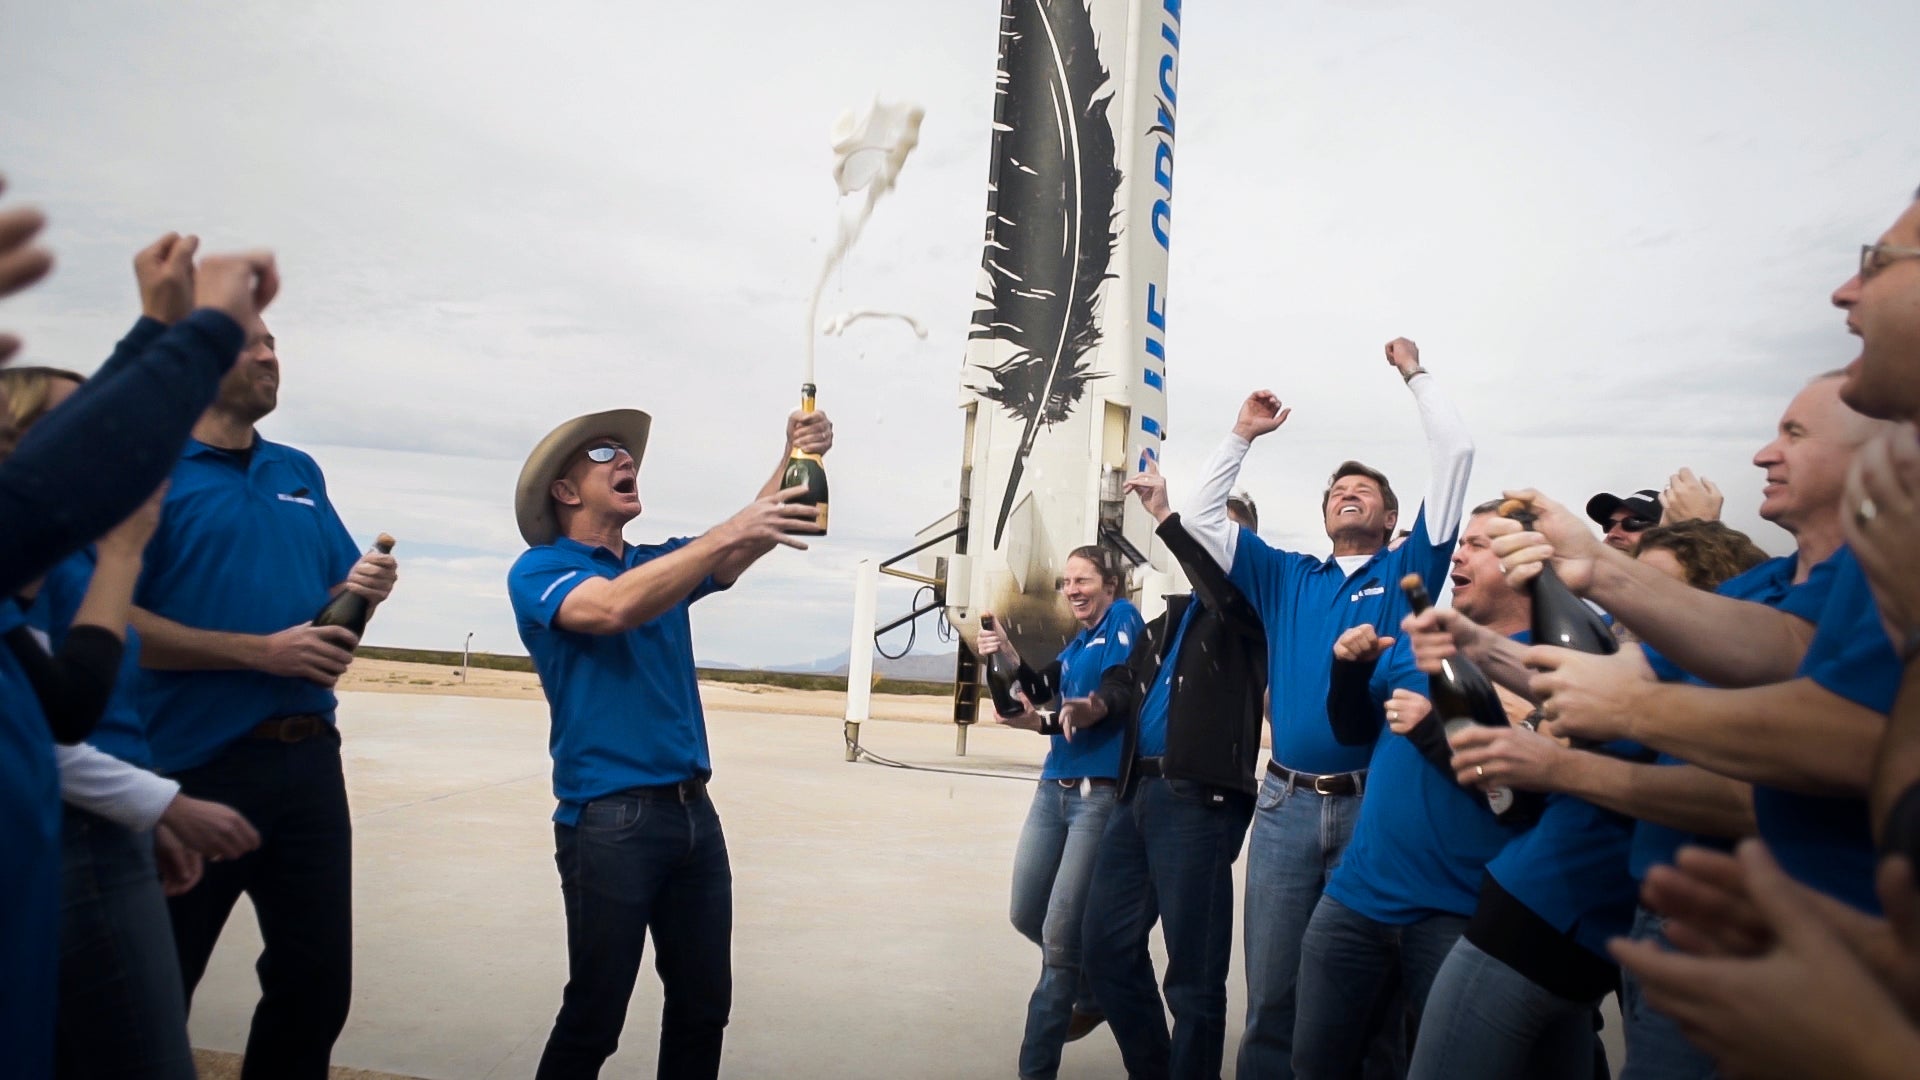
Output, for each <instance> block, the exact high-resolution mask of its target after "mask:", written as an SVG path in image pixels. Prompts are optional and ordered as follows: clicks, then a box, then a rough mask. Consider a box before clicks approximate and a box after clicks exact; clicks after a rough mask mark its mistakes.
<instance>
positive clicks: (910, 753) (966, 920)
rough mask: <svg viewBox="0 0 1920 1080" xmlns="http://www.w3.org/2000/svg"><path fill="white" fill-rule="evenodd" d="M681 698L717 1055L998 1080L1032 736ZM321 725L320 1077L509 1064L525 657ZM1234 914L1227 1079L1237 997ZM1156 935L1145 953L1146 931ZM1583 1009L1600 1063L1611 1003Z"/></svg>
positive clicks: (539, 914)
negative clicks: (332, 873)
mask: <svg viewBox="0 0 1920 1080" xmlns="http://www.w3.org/2000/svg"><path fill="white" fill-rule="evenodd" d="M702 695H703V698H704V700H705V702H706V707H707V712H708V726H709V731H710V738H711V742H712V745H713V756H714V766H715V774H714V778H713V781H712V785H711V790H712V793H713V798H714V801H715V803H716V805H717V807H718V808H719V812H720V814H721V817H722V819H723V821H724V822H725V825H726V830H727V839H728V846H729V850H730V854H731V857H732V862H733V871H734V940H733V961H734V1007H733V1017H732V1022H731V1024H730V1026H729V1027H728V1029H727V1046H726V1058H725V1062H724V1067H723V1073H724V1075H726V1076H730V1077H744V1078H758V1077H775V1078H792V1080H808V1078H814V1077H820V1078H861V1077H874V1078H880V1077H888V1078H899V1077H912V1078H921V1077H926V1078H953V1080H963V1078H969V1080H970V1078H974V1077H1011V1076H1013V1075H1014V1074H1015V1072H1016V1070H1015V1067H1014V1065H1015V1056H1016V1054H1017V1052H1018V1048H1019V1043H1020V1034H1021V1029H1022V1026H1023V1022H1024V1016H1025V1009H1026V1001H1027V996H1028V994H1029V993H1030V992H1031V991H1032V988H1033V983H1034V980H1035V979H1036V978H1037V977H1038V974H1039V967H1040V957H1039V950H1038V949H1037V948H1035V947H1034V946H1033V945H1031V944H1029V943H1028V942H1027V941H1026V940H1025V939H1023V938H1022V937H1020V935H1019V934H1018V933H1016V932H1015V931H1014V929H1013V928H1012V926H1011V925H1010V924H1009V923H1008V921H1007V890H1008V883H1009V874H1010V869H1011V866H1012V861H1013V850H1014V843H1015V840H1016V839H1017V837H1018V835H1019V832H1020V826H1021V823H1022V821H1023V820H1024V818H1025V815H1026V808H1027V804H1028V802H1029V801H1030V799H1031V797H1032V790H1033V783H1034V778H1035V777H1036V776H1037V775H1038V769H1039V764H1040V761H1041V758H1042V757H1043V756H1044V753H1045V749H1046V744H1045V742H1044V740H1041V739H1039V738H1036V737H1034V736H1033V735H1031V734H1029V733H1026V732H1021V731H1014V730H1010V729H1007V728H1003V727H999V726H997V725H993V724H979V725H975V726H974V727H973V728H972V729H971V730H970V734H969V739H968V753H967V755H966V756H965V757H958V756H956V755H955V753H954V749H955V746H954V743H955V740H954V727H953V725H952V724H951V723H950V722H948V715H949V714H948V711H947V710H948V709H949V705H948V702H947V701H946V699H944V698H939V697H895V696H891V695H889V696H877V697H875V699H874V701H873V706H872V713H873V716H874V718H875V719H872V720H870V721H868V722H867V723H866V724H865V725H864V726H863V728H862V731H861V742H862V744H863V745H864V746H865V747H866V748H868V749H870V750H872V751H873V752H875V753H877V754H880V755H882V756H884V757H886V758H888V759H891V760H893V761H896V762H899V763H901V764H904V765H910V766H914V767H913V768H893V767H887V766H883V765H879V764H875V763H873V762H870V761H862V762H860V763H848V762H846V761H845V760H844V758H845V741H844V739H843V736H842V723H841V721H842V717H843V715H844V708H845V701H844V696H843V695H842V694H839V693H833V692H825V691H820V692H801V691H792V690H782V689H775V688H770V687H750V686H738V685H732V684H725V685H723V684H715V683H706V684H703V685H702ZM339 719H340V728H341V731H342V734H343V737H344V747H345V759H346V771H347V783H348V793H349V797H350V799H351V802H352V807H353V817H354V829H355V836H354V921H355V942H354V953H355V955H354V966H355V967H354V1004H353V1012H352V1015H351V1016H350V1018H349V1019H348V1022H347V1027H346V1031H345V1032H344V1033H343V1034H342V1036H341V1038H340V1041H339V1043H338V1044H337V1045H336V1047H335V1051H334V1059H333V1060H334V1063H335V1064H336V1066H337V1068H336V1070H335V1080H382V1078H384V1077H387V1076H399V1077H418V1078H431V1080H493V1078H515V1080H518V1078H525V1077H530V1076H532V1075H533V1071H534V1066H535V1064H536V1063H537V1062H538V1060H539V1055H540V1050H541V1047H542V1045H543V1043H544V1040H545V1038H546V1035H547V1032H548V1029H549V1027H550V1025H551V1023H552V1019H553V1014H554V1011H555V1009H556V1008H557V1007H558V1005H559V1001H560V991H561V988H562V986H563V985H564V984H565V982H566V953H565V947H564V942H565V925H564V920H563V915H562V910H561V904H560V889H559V879H558V875H557V874H556V872H555V870H554V865H553V832H552V826H551V823H550V815H551V814H552V811H553V799H552V796H551V794H550V791H549V765H550V762H549V760H548V757H547V726H548V725H547V713H546V707H545V703H544V701H542V700H541V699H540V693H539V687H538V684H537V682H536V681H535V678H534V676H532V675H531V674H519V673H512V672H498V671H485V670H480V669H475V670H474V671H472V672H471V673H470V675H469V677H468V680H467V681H466V682H465V683H462V682H461V681H460V680H459V678H458V676H457V675H455V674H454V672H453V670H452V669H443V668H438V667H433V666H426V665H411V664H399V663H383V662H376V661H367V660H363V661H361V662H359V663H356V664H355V666H354V669H353V671H352V673H351V674H350V675H349V676H348V678H347V679H346V680H344V681H343V683H342V693H341V695H340V712H339ZM1242 862H1243V864H1244V858H1243V860H1242ZM1236 869H1237V870H1238V869H1243V867H1242V868H1236ZM1237 917H1238V912H1237V910H1236V918H1237ZM1235 936H1236V949H1235V953H1236V955H1235V963H1234V969H1233V972H1232V974H1231V976H1230V977H1229V980H1228V1008H1229V1021H1228V1029H1229V1030H1228V1034H1227V1044H1226V1060H1227V1063H1228V1069H1227V1074H1226V1075H1228V1076H1231V1075H1232V1068H1231V1066H1232V1061H1233V1055H1234V1050H1235V1047H1236V1045H1237V1042H1238V1028H1239V1026H1240V1024H1241V1022H1242V1020H1243V1018H1244V1009H1245V991H1244V975H1243V973H1242V971H1241V969H1240V966H1239V956H1238V952H1239V950H1238V947H1237V938H1238V934H1236V935H1235ZM1154 950H1155V958H1156V959H1155V963H1156V966H1157V967H1158V966H1163V965H1164V953H1162V952H1161V951H1160V948H1159V943H1158V939H1157V937H1156V939H1155V944H1154ZM258 951H259V935H258V930H257V927H256V924H255V922H254V918H253V913H252V910H251V908H250V907H249V906H248V905H247V904H245V903H242V904H240V905H239V906H238V907H237V908H236V909H235V912H234V915H233V919H232V921H231V922H230V923H229V924H228V928H227V932H226V935H225V937H224V938H223V939H222V941H221V943H220V946H219V948H218V949H217V950H216V951H215V954H214V957H213V962H212V964H211V965H210V967H209V968H208V971H207V975H206V979H205V981H203V982H202V984H201V986H200V988H199V992H198V994H197V995H196V997H195V1000H194V1002H193V1016H192V1021H191V1027H192V1035H193V1041H194V1045H195V1046H196V1047H200V1048H202V1049H201V1053H202V1058H201V1064H202V1075H203V1077H206V1078H209V1080H225V1078H228V1077H234V1076H237V1075H238V1072H237V1069H236V1057H235V1054H236V1052H237V1051H239V1050H240V1049H241V1048H242V1047H244V1046H245V1044H246V1035H247V1025H248V1020H249V1017H250V1016H251V1013H252V1009H253V1005H254V1002H255V1000H256V999H257V997H258V986H257V983H256V982H255V978H254V972H253V964H254V961H255V959H256V957H257V955H258ZM660 1004H661V1001H660V986H659V982H658V980H657V979H656V978H655V976H654V974H653V971H652V968H651V966H650V965H646V966H643V967H642V969H641V972H640V977H639V981H638V984H637V985H636V987H635V990H634V995H633V1000H632V1002H631V1005H630V1007H629V1009H628V1014H627V1026H626V1032H625V1037H624V1038H623V1040H622V1044H621V1049H620V1051H619V1053H618V1054H616V1055H615V1056H614V1057H613V1058H612V1059H611V1060H610V1061H609V1062H608V1064H607V1068H606V1069H605V1071H604V1072H603V1073H602V1075H603V1076H605V1077H608V1078H610V1080H615V1078H639V1077H650V1076H652V1075H653V1072H654V1058H655V1039H656V1037H657V1033H658V1024H659V1015H660ZM1608 1025H1609V1030H1608V1032H1607V1034H1608V1036H1609V1046H1608V1050H1609V1054H1610V1056H1611V1058H1612V1061H1613V1062H1614V1063H1615V1065H1616V1066H1617V1065H1618V1063H1619V1062H1620V1060H1621V1057H1620V1046H1619V1043H1618V1041H1617V1031H1618V1017H1617V1014H1614V1013H1613V1012H1612V1011H1611V1010H1609V1015H1608ZM1124 1072H1125V1070H1124V1069H1123V1068H1122V1066H1121V1062H1120V1055H1119V1051H1118V1050H1117V1048H1116V1047H1115V1046H1114V1042H1113V1037H1112V1036H1111V1034H1109V1033H1108V1031H1107V1030H1106V1029H1105V1028H1104V1027H1103V1028H1100V1029H1098V1030H1096V1031H1095V1032H1094V1033H1093V1034H1092V1035H1090V1036H1088V1037H1087V1038H1086V1039H1084V1040H1082V1041H1080V1042H1077V1043H1074V1044H1071V1045H1070V1046H1068V1047H1067V1050H1066V1056H1065V1061H1064V1064H1063V1066H1062V1068H1061V1071H1060V1076H1061V1077H1062V1078H1063V1080H1091V1078H1095V1077H1117V1076H1122V1075H1124Z"/></svg>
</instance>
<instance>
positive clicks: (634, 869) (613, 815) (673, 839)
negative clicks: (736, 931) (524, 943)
mask: <svg viewBox="0 0 1920 1080" xmlns="http://www.w3.org/2000/svg"><path fill="white" fill-rule="evenodd" d="M553 836H554V846H555V852H554V862H555V863H557V864H558V865H559V867H560V894H561V896H562V898H563V899H564V900H565V902H566V908H567V988H566V991H565V994H564V995H563V997H562V999H561V1004H560V1015H559V1016H558V1017H556V1018H555V1019H554V1023H553V1034H552V1035H550V1036H548V1038H547V1049H546V1052H545V1053H544V1054H543V1055H541V1058H540V1070H539V1072H538V1073H537V1074H536V1076H537V1078H538V1080H572V1078H574V1077H594V1076H598V1075H600V1066H601V1065H602V1064H603V1063H604V1062H605V1061H606V1060H607V1058H608V1057H611V1056H612V1055H613V1052H614V1050H615V1049H616V1048H618V1047H619V1045H620V1029H621V1027H622V1026H623V1025H624V1024H625V1023H626V1019H627V1001H628V999H630V998H631V997H632V996H633V983H634V979H635V978H636V977H638V975H639V973H640V956H641V952H642V951H643V949H644V948H645V945H646V935H647V932H648V931H649V930H651V931H652V932H653V953H654V956H653V966H654V969H655V970H656V971H658V972H659V973H660V983H661V986H662V988H663V989H664V990H665V991H666V1001H665V1005H664V1008H663V1009H662V1011H661V1017H660V1063H659V1067H658V1070H657V1074H658V1075H659V1076H660V1077H662V1078H663V1080H664V1078H669V1077H671V1078H679V1077H703V1078H704V1077H713V1076H718V1075H719V1073H720V1043H721V1036H722V1034H723V1032H724V1030H725V1028H726V1026H727V1015H728V1013H729V1012H730V1011H731V1010H732V1007H733V958H732V952H731V950H732V939H733V870H732V868H731V866H730V865H729V864H728V861H727V840H726V837H725V836H724V835H723V834H722V833H721V831H720V816H719V815H718V814H717V813H715V812H714V809H713V802H712V800H710V799H708V798H706V797H704V796H702V797H700V798H698V799H695V800H693V801H691V802H685V803H683V802H681V801H680V800H679V799H677V798H675V797H672V796H658V795H650V794H641V793H635V792H626V793H621V794H616V795H610V796H608V797H606V798H604V799H595V800H594V801H593V802H590V803H588V804H587V805H586V807H585V809H583V810H582V811H581V813H580V821H579V824H578V825H572V826H569V825H559V824H556V825H554V827H553Z"/></svg>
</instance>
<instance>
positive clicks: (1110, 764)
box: [1040, 600, 1146, 780]
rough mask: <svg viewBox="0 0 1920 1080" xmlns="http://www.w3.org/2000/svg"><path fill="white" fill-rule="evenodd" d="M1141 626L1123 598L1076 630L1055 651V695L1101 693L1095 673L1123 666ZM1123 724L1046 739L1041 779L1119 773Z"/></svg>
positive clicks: (1129, 604)
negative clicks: (1057, 691) (1048, 744)
mask: <svg viewBox="0 0 1920 1080" xmlns="http://www.w3.org/2000/svg"><path fill="white" fill-rule="evenodd" d="M1144 629H1146V623H1145V622H1143V621H1141V619H1140V609H1139V608H1137V607H1134V606H1133V604H1132V603H1131V602H1129V601H1127V600H1115V601H1114V602H1113V605H1112V606H1111V607H1109V608H1107V613H1106V614H1105V615H1102V616H1101V617H1100V621H1099V622H1097V623H1095V624H1093V626H1092V627H1091V628H1089V629H1084V630H1081V631H1080V632H1079V633H1078V634H1075V635H1074V636H1073V640H1072V641H1069V642H1067V647H1066V648H1064V649H1062V650H1060V696H1061V697H1063V698H1073V697H1086V696H1087V695H1088V694H1091V693H1093V692H1094V691H1095V690H1098V689H1100V675H1101V673H1103V672H1105V671H1106V670H1107V669H1108V668H1110V667H1113V666H1114V665H1115V664H1124V663H1126V662H1127V654H1128V653H1130V652H1132V651H1133V643H1134V641H1135V640H1136V639H1138V638H1139V636H1140V632H1141V631H1142V630H1144ZM1124 727H1125V725H1123V724H1117V723H1114V724H1098V725H1095V726H1094V727H1093V728H1091V729H1089V730H1086V731H1081V732H1078V733H1076V734H1075V735H1074V737H1073V740H1072V741H1071V742H1069V741H1068V740H1067V737H1066V736H1065V735H1054V736H1050V738H1051V739H1052V740H1053V746H1052V748H1051V749H1049V750H1048V751H1047V760H1046V763H1045V764H1044V765H1042V766H1041V768H1040V778H1041V779H1042V780H1059V779H1064V778H1066V777H1072V776H1104V777H1108V778H1117V777H1119V775H1120V748H1121V744H1122V742H1123V739H1122V737H1121V732H1122V729H1123V728H1124Z"/></svg>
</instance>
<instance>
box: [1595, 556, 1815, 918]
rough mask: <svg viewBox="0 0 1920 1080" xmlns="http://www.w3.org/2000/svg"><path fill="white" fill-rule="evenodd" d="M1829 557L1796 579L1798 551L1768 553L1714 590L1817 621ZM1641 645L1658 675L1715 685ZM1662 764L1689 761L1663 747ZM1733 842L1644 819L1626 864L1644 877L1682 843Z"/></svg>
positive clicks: (1711, 844)
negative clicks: (1773, 555)
mask: <svg viewBox="0 0 1920 1080" xmlns="http://www.w3.org/2000/svg"><path fill="white" fill-rule="evenodd" d="M1831 561H1832V560H1828V561H1827V562H1823V563H1821V564H1819V565H1818V566H1815V567H1814V568H1813V570H1812V571H1811V572H1809V573H1808V574H1807V580H1805V581H1803V582H1801V583H1800V584H1798V585H1795V584H1794V583H1793V575H1794V573H1795V571H1796V570H1797V569H1798V568H1799V565H1800V560H1799V558H1798V557H1797V556H1794V555H1783V556H1781V557H1779V558H1776V559H1768V560H1767V561H1766V562H1763V563H1761V564H1760V565H1759V566H1756V567H1754V568H1753V569H1751V570H1749V571H1747V572H1746V573H1744V574H1741V575H1739V576H1738V577H1734V578H1729V579H1728V580H1726V581H1724V582H1722V583H1721V585H1720V587H1719V588H1718V589H1716V590H1714V591H1715V592H1718V593H1719V594H1720V595H1721V596H1726V597H1731V598H1733V599H1735V600H1748V601H1751V602H1753V603H1756V604H1765V605H1767V606H1768V607H1770V608H1777V609H1778V610H1780V611H1784V612H1786V613H1788V614H1790V615H1797V616H1799V617H1800V618H1802V619H1805V620H1807V621H1808V622H1813V621H1815V620H1816V619H1818V618H1819V617H1820V609H1821V607H1823V606H1824V605H1825V604H1826V599H1827V590H1828V587H1829V586H1830V585H1831V584H1832V583H1833V572H1832V570H1831V568H1830V566H1829V564H1830V563H1831ZM1641 648H1642V649H1644V650H1645V651H1646V655H1647V663H1648V664H1649V665H1651V666H1652V667H1653V671H1654V674H1655V675H1658V676H1659V677H1660V681H1662V682H1684V683H1687V684H1689V685H1692V686H1708V685H1711V684H1710V683H1708V682H1707V681H1706V680H1704V679H1700V678H1696V677H1695V676H1693V675H1689V674H1687V673H1686V672H1685V671H1683V670H1681V668H1680V666H1679V665H1678V664H1675V663H1674V662H1673V661H1671V660H1668V659H1667V658H1666V657H1664V656H1662V655H1660V653H1658V652H1656V651H1654V650H1653V649H1652V648H1651V647H1649V646H1646V645H1642V646H1641ZM1658 764H1661V765H1682V764H1685V762H1683V761H1682V760H1681V759H1679V758H1677V757H1674V756H1673V755H1672V754H1664V753H1663V754H1661V755H1660V757H1659V758H1658ZM1732 843H1733V842H1732V841H1731V840H1729V839H1727V838H1726V837H1720V836H1704V835H1701V834H1698V833H1688V832H1682V831H1681V830H1679V829H1674V828H1669V827H1667V826H1665V825H1658V824H1655V823H1654V822H1651V821H1642V822H1640V823H1638V824H1637V825H1635V826H1634V830H1633V852H1632V856H1631V858H1630V859H1629V860H1628V869H1629V871H1630V872H1631V873H1632V874H1633V878H1634V880H1635V881H1643V880H1645V879H1646V876H1647V871H1648V870H1649V869H1651V868H1652V867H1653V866H1655V865H1656V864H1659V863H1670V862H1672V861H1673V858H1674V853H1675V852H1677V851H1679V850H1680V848H1681V846H1682V845H1685V844H1701V845H1705V846H1707V847H1714V848H1719V849H1721V850H1727V849H1729V848H1731V847H1732Z"/></svg>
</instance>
